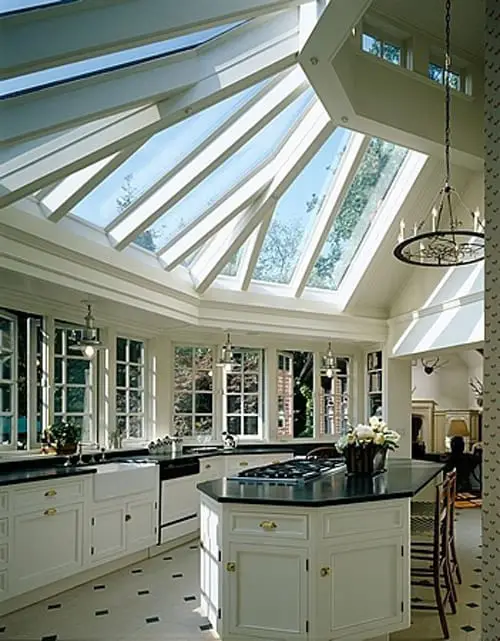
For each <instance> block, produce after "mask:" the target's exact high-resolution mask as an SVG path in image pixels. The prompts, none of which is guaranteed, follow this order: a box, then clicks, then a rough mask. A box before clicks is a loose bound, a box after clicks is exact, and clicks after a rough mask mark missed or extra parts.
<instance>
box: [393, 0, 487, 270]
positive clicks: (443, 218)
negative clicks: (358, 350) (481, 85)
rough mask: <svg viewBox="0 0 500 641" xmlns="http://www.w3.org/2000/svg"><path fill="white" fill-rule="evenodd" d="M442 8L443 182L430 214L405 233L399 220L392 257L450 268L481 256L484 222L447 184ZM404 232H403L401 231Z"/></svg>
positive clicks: (447, 70)
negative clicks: (459, 212) (468, 222)
mask: <svg viewBox="0 0 500 641" xmlns="http://www.w3.org/2000/svg"><path fill="white" fill-rule="evenodd" d="M445 7H446V11H445V47H446V51H445V58H444V78H443V80H444V91H445V129H444V143H445V159H444V165H445V167H444V170H445V181H444V186H443V187H442V188H441V189H440V190H439V193H438V195H437V197H436V199H435V202H434V206H433V207H432V209H431V211H430V213H429V214H428V215H427V216H426V217H425V218H424V219H423V220H421V221H420V222H418V223H416V224H415V225H414V226H413V229H412V230H411V232H410V235H409V236H408V235H406V234H407V230H406V226H405V222H404V221H401V223H400V228H399V238H398V244H397V245H396V247H395V248H394V256H395V257H396V258H397V259H398V260H400V261H402V262H403V263H408V264H410V265H419V266H422V267H454V266H459V265H469V264H471V263H477V262H479V261H481V260H483V259H484V222H483V220H482V218H481V215H480V213H479V211H474V212H471V211H470V210H469V209H468V208H467V207H466V205H465V203H464V202H463V201H462V200H461V198H460V196H459V195H458V193H457V191H456V190H455V189H454V188H453V187H452V186H451V163H450V147H451V128H450V107H451V83H450V79H451V53H450V35H451V0H446V5H445ZM454 202H455V203H456V204H457V205H459V206H460V207H461V208H462V209H463V210H464V211H465V212H466V217H470V219H471V223H472V228H471V229H467V228H465V227H463V224H462V221H461V220H460V219H459V218H457V216H456V215H455V213H454V212H453V204H454ZM405 232H406V233H405Z"/></svg>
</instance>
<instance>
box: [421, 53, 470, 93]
mask: <svg viewBox="0 0 500 641" xmlns="http://www.w3.org/2000/svg"><path fill="white" fill-rule="evenodd" d="M431 65H432V66H434V67H439V68H440V69H441V73H442V78H443V79H442V81H440V80H434V78H431V76H430V75H429V70H430V67H431ZM450 72H451V73H452V74H453V75H454V76H457V77H458V80H459V86H458V89H456V88H455V87H453V85H450V89H451V90H452V91H456V92H457V93H460V94H464V95H467V92H466V89H465V88H466V81H467V78H466V74H465V72H464V70H463V69H461V68H460V67H455V66H454V65H452V66H451V67H450ZM444 73H445V68H444V61H442V60H441V61H438V59H437V56H430V57H429V61H428V63H427V79H428V80H429V81H430V82H432V83H435V84H437V85H439V86H441V87H443V88H444V87H445V83H444Z"/></svg>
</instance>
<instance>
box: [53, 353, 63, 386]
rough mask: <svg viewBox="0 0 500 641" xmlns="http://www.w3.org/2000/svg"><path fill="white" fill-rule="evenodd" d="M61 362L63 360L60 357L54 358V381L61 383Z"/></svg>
mask: <svg viewBox="0 0 500 641" xmlns="http://www.w3.org/2000/svg"><path fill="white" fill-rule="evenodd" d="M63 363H64V360H63V359H62V358H55V359H54V382H55V383H63V382H64V381H63Z"/></svg>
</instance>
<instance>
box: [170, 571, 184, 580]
mask: <svg viewBox="0 0 500 641" xmlns="http://www.w3.org/2000/svg"><path fill="white" fill-rule="evenodd" d="M183 576H184V575H183V574H182V572H178V573H177V574H172V578H173V579H180V578H181V577H183Z"/></svg>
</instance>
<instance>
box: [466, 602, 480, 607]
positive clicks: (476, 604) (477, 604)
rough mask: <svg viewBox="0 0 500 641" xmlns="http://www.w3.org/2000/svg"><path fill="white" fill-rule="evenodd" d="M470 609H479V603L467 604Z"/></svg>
mask: <svg viewBox="0 0 500 641" xmlns="http://www.w3.org/2000/svg"><path fill="white" fill-rule="evenodd" d="M465 605H466V606H467V607H468V608H478V607H479V603H474V601H470V603H466V604H465Z"/></svg>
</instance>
